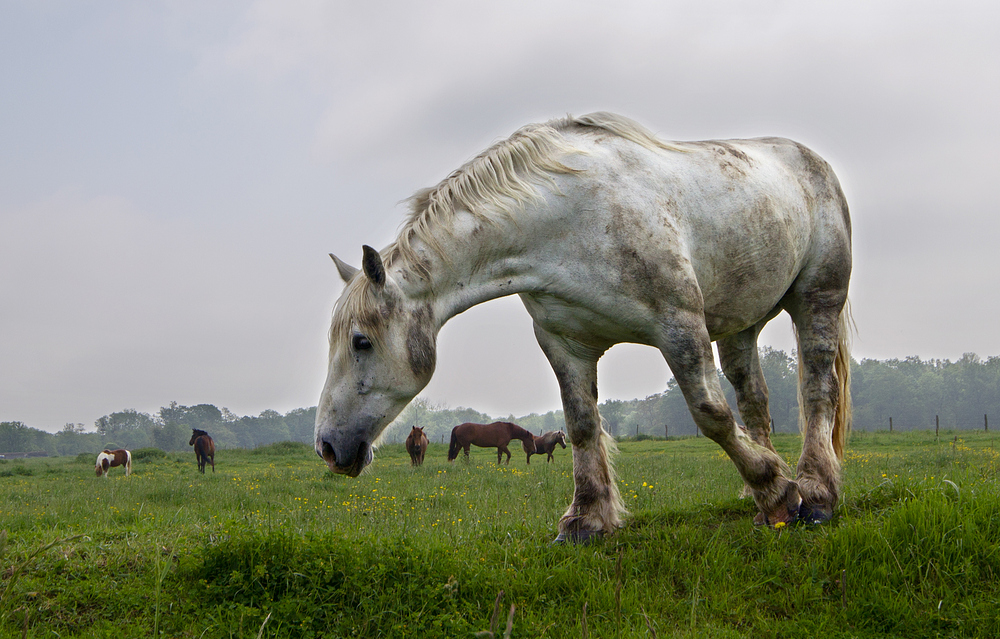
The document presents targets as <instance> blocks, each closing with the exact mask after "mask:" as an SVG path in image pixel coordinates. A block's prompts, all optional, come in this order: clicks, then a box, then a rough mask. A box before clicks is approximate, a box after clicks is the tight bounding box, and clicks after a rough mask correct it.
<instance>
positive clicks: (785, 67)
mask: <svg viewBox="0 0 1000 639" xmlns="http://www.w3.org/2000/svg"><path fill="white" fill-rule="evenodd" d="M945 6H946V7H947V8H946V9H943V8H939V7H945ZM998 33H1000V9H998V5H997V4H996V3H993V2H989V3H988V2H976V3H972V2H961V1H959V2H955V1H953V2H949V3H938V2H933V3H931V2H926V3H925V2H914V1H912V0H907V1H906V2H873V1H871V0H864V1H861V2H854V1H847V2H845V1H842V0H838V1H837V2H829V3H818V2H803V1H801V0H794V1H788V2H782V1H774V2H746V1H743V0H734V1H732V2H712V1H708V2H705V1H700V0H699V1H698V2H665V1H663V0H658V1H655V2H628V1H624V0H615V1H614V2H587V1H582V0H572V1H569V2H544V1H542V0H531V1H530V2H528V1H525V2H520V1H512V0H505V1H504V2H488V3H487V2H470V1H468V0H465V1H454V2H438V1H433V2H419V3H417V2H414V3H404V2H377V1H366V2H320V1H318V0H317V1H297V0H296V1H292V0H264V1H259V2H253V3H248V2H203V1H201V0H178V1H174V2H154V1H148V2H141V3H137V2H82V1H78V0H73V1H59V0H51V1H49V0H40V1H39V0H23V1H19V0H0V273H2V275H0V421H11V420H17V421H23V422H25V423H26V424H28V425H29V426H33V427H36V428H43V429H46V430H58V429H60V428H61V427H62V426H63V425H64V424H65V423H67V422H73V423H83V424H84V425H86V426H87V427H88V428H93V423H94V420H96V419H97V418H99V417H101V416H102V415H106V414H108V413H111V412H113V411H117V410H122V409H126V408H135V409H137V410H140V411H145V412H150V413H155V412H156V411H157V410H158V409H159V407H160V406H165V405H167V404H168V403H169V402H170V401H172V400H173V401H177V402H179V403H181V404H197V403H212V404H215V405H217V406H219V407H223V406H225V407H228V408H229V409H230V410H232V411H233V412H235V413H237V414H240V415H246V414H258V413H260V412H261V411H262V410H264V409H268V408H271V409H275V410H278V411H281V412H287V411H288V410H291V409H293V408H298V407H308V406H314V405H315V404H316V402H317V400H318V397H319V392H320V390H321V388H322V385H323V379H324V374H325V365H326V357H327V352H326V351H327V349H326V332H327V328H328V325H329V318H330V311H331V309H332V307H333V302H334V300H335V299H336V298H337V296H338V295H339V293H340V289H341V284H340V280H339V278H338V277H337V273H336V270H335V268H334V266H333V264H332V262H331V261H330V258H329V257H328V256H327V253H330V252H333V253H336V254H337V255H338V256H340V257H341V258H343V259H345V260H347V261H349V262H352V263H354V264H357V263H358V262H359V261H360V256H361V245H362V244H363V243H364V244H371V245H374V246H377V247H382V246H385V245H386V244H388V243H389V242H390V241H391V240H392V239H393V237H394V235H395V231H396V229H397V228H398V226H399V223H400V222H401V220H402V218H403V215H404V214H405V206H403V205H401V204H400V201H401V200H403V199H405V198H406V197H408V196H409V195H411V194H412V193H413V192H414V191H416V190H417V189H419V188H422V187H426V186H431V185H433V184H436V183H437V182H438V181H439V180H441V179H442V178H444V177H445V176H446V175H447V174H448V173H449V172H451V171H452V170H453V169H455V168H457V167H458V166H459V165H461V164H462V163H463V162H465V161H466V160H468V159H469V158H471V157H472V156H474V155H475V154H477V153H478V152H479V151H481V150H482V149H483V148H485V147H486V146H488V145H489V144H491V143H493V142H495V141H497V140H498V139H501V138H503V137H506V136H507V135H509V134H510V133H511V132H513V131H514V130H515V129H517V128H518V127H520V126H521V125H523V124H526V123H529V122H537V121H544V120H548V119H551V118H554V117H561V116H563V115H565V114H566V113H573V114H584V113H589V112H591V111H596V110H610V111H617V112H619V113H622V114H625V115H628V116H630V117H633V118H635V119H637V120H639V121H640V122H642V123H644V124H645V125H647V126H648V127H649V128H650V129H652V130H653V131H655V132H657V133H658V134H659V135H660V136H661V137H664V138H667V139H678V140H686V139H705V138H729V137H753V136H761V135H780V136H785V137H791V138H794V139H796V140H798V141H800V142H803V143H805V144H806V145H808V146H810V147H812V148H813V149H814V150H815V151H817V152H818V153H820V154H821V155H822V156H824V157H825V158H826V159H827V160H828V161H829V162H830V163H831V164H832V165H833V166H834V168H835V170H836V171H837V173H838V174H839V176H840V179H841V182H842V183H843V186H844V189H845V192H846V194H847V198H848V201H849V203H850V206H851V212H852V216H853V221H854V249H855V270H854V278H853V281H852V293H851V300H852V307H853V311H854V317H855V320H856V322H857V326H858V334H857V336H856V339H855V348H854V355H855V357H857V358H858V359H861V358H865V357H871V358H878V359H885V358H893V357H898V358H902V357H906V356H908V355H917V356H920V357H921V358H948V359H952V360H954V359H957V358H959V357H961V355H962V354H963V353H965V352H969V351H972V352H976V353H978V354H979V355H980V356H983V357H987V356H991V355H1000V330H998V327H997V317H998V316H1000V296H998V295H997V292H998V283H1000V282H998V280H1000V252H998V251H997V238H998V230H1000V216H998V215H997V213H998V210H997V209H998V202H1000V195H998V192H1000V191H998V185H1000V170H998V169H1000V160H998V157H1000V154H998V152H997V149H998V148H1000V124H998V114H1000V37H998V36H997V34H998ZM773 324H774V325H775V326H773V327H769V328H768V330H767V331H766V333H765V335H764V337H763V340H762V341H763V342H764V343H768V344H771V345H773V346H775V347H777V348H782V349H785V350H786V351H790V350H791V348H792V347H793V341H792V336H791V330H790V324H789V323H788V321H787V319H784V318H779V319H778V320H775V322H773ZM599 370H600V378H599V382H600V390H601V399H602V400H604V399H608V398H619V399H630V398H634V397H645V396H646V395H649V394H652V393H656V392H660V391H662V390H663V389H664V388H665V386H666V382H667V379H668V378H669V371H668V369H667V367H666V365H665V364H664V363H663V361H662V358H661V357H660V356H659V354H658V353H657V352H656V351H654V350H652V349H650V348H646V347H638V346H618V347H615V348H614V349H612V351H611V352H610V353H609V355H608V356H606V357H605V359H604V360H602V362H601V366H600V369H599ZM424 396H425V397H427V398H428V399H429V400H431V401H432V402H435V403H440V404H445V405H448V406H451V407H457V406H471V407H474V408H477V409H479V410H483V411H486V412H488V413H490V414H492V415H496V416H506V415H507V414H510V413H513V414H515V415H522V414H525V413H528V412H531V411H537V412H545V411H548V410H551V409H554V408H558V407H559V398H558V390H557V386H556V383H555V379H554V376H553V374H552V372H551V370H550V369H549V367H548V364H547V362H546V361H545V358H544V357H543V355H542V354H541V352H540V350H539V349H538V347H537V345H536V344H535V341H534V337H533V336H532V332H531V321H530V319H529V317H528V315H527V313H526V312H525V311H524V310H523V308H522V307H521V306H520V302H519V301H518V300H517V299H516V298H507V299H504V300H498V301H494V302H490V303H488V304H485V305H483V306H480V307H476V308H474V309H472V310H471V311H469V312H467V313H465V314H463V315H461V316H459V317H457V318H455V319H453V320H452V321H451V322H450V323H449V324H448V325H446V326H445V328H444V329H443V331H442V332H441V335H440V339H439V351H438V368H437V372H436V374H435V377H434V379H433V381H432V382H431V384H430V386H428V388H427V389H426V390H425V393H424Z"/></svg>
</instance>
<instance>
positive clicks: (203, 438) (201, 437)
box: [188, 428, 215, 475]
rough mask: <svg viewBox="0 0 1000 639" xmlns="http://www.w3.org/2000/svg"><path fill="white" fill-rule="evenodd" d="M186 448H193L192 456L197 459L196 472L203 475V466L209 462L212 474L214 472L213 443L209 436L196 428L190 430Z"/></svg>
mask: <svg viewBox="0 0 1000 639" xmlns="http://www.w3.org/2000/svg"><path fill="white" fill-rule="evenodd" d="M188 446H194V456H195V457H196V458H197V459H198V470H200V471H201V474H202V475H204V474H205V466H206V465H207V464H208V463H209V462H211V464H212V472H213V473H214V472H215V442H214V441H213V440H212V437H211V435H209V434H208V433H206V432H205V431H203V430H198V429H197V428H192V429H191V441H189V442H188Z"/></svg>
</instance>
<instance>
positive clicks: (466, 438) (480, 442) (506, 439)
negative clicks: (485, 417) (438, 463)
mask: <svg viewBox="0 0 1000 639" xmlns="http://www.w3.org/2000/svg"><path fill="white" fill-rule="evenodd" d="M533 437H534V435H532V434H531V433H529V432H528V431H526V430H524V429H523V428H521V427H520V426H518V425H517V424H511V423H510V422H493V423H492V424H471V423H465V424H459V425H458V426H456V427H454V428H452V429H451V445H450V446H448V461H454V460H455V458H456V457H458V451H459V449H462V448H464V449H465V458H466V459H468V458H469V446H471V445H476V446H480V447H482V448H493V447H494V446H495V447H496V449H497V464H499V463H500V457H501V455H503V454H504V453H506V454H507V461H506V462H505V463H510V451H509V450H507V444H509V443H510V440H512V439H520V440H521V441H522V442H531V441H533Z"/></svg>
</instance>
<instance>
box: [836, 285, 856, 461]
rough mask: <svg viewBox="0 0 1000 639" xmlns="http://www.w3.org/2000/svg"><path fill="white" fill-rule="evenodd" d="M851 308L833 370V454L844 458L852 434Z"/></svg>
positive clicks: (841, 325) (842, 326) (840, 325)
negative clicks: (834, 405)
mask: <svg viewBox="0 0 1000 639" xmlns="http://www.w3.org/2000/svg"><path fill="white" fill-rule="evenodd" d="M851 323H852V320H851V307H850V306H849V304H848V303H846V302H845V303H844V309H843V310H842V311H840V321H839V322H838V326H837V331H838V338H837V356H836V358H835V359H834V360H833V370H834V373H835V374H836V376H837V385H838V386H839V388H838V389H837V390H838V391H839V392H838V393H837V408H836V410H835V411H834V414H833V452H835V453H836V454H837V459H843V458H844V446H845V445H846V444H847V436H848V435H849V434H850V432H851Z"/></svg>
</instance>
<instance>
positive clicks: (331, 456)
mask: <svg viewBox="0 0 1000 639" xmlns="http://www.w3.org/2000/svg"><path fill="white" fill-rule="evenodd" d="M320 448H322V451H323V452H321V453H320V454H319V456H320V457H322V458H323V459H325V460H326V461H332V462H334V463H336V462H337V453H335V452H334V451H333V446H331V445H330V442H328V441H324V442H323V445H322V446H321V447H320Z"/></svg>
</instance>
